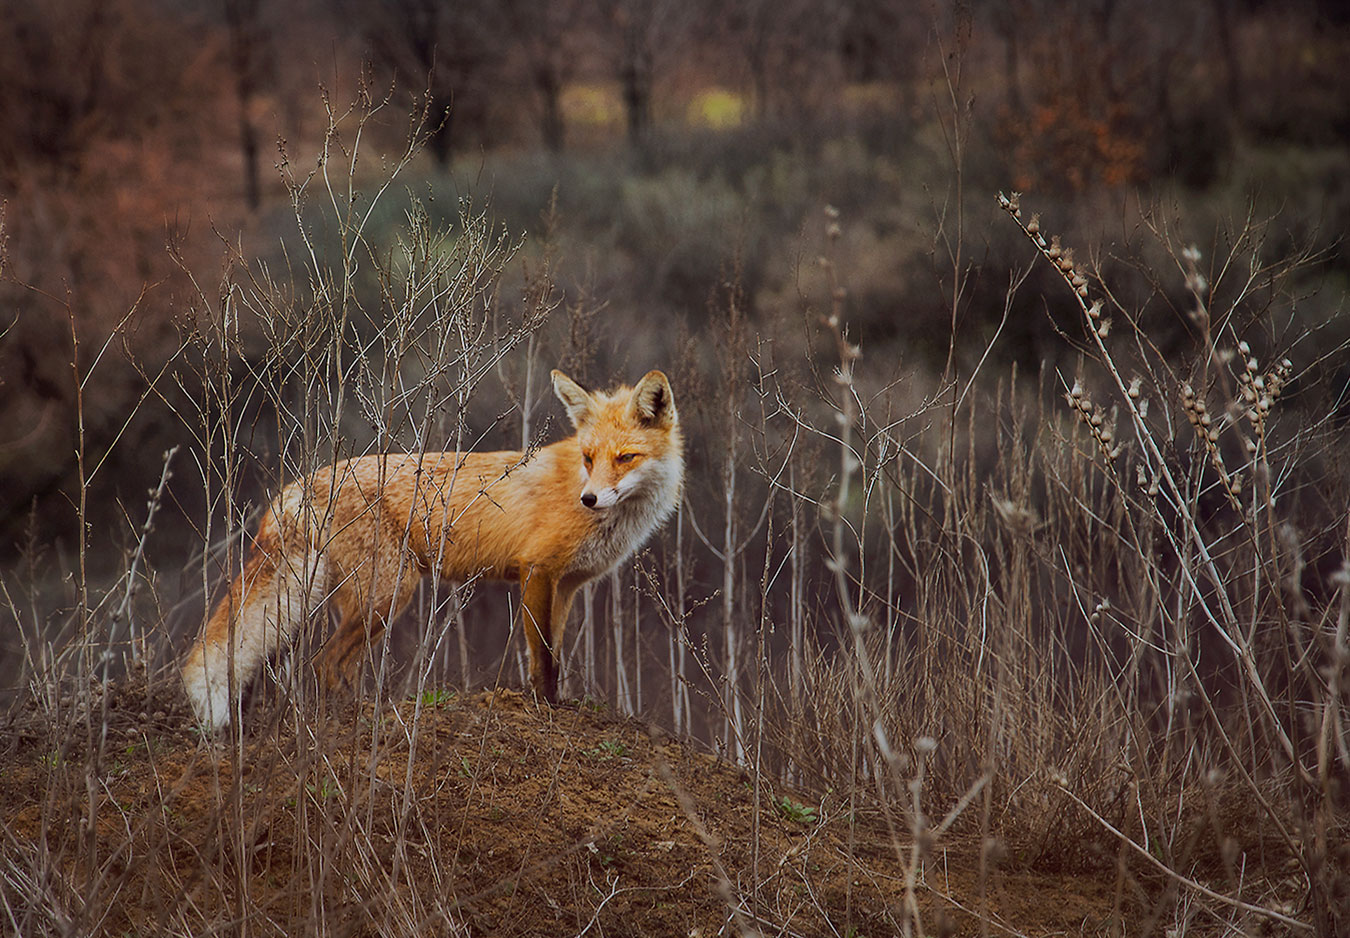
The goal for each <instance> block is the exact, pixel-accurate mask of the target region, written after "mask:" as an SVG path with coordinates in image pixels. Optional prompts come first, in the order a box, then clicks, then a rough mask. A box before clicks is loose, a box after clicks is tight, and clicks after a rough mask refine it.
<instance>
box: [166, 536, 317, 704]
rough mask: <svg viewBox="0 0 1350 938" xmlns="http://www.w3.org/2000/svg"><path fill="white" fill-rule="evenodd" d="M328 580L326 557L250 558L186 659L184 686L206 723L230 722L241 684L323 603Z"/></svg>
mask: <svg viewBox="0 0 1350 938" xmlns="http://www.w3.org/2000/svg"><path fill="white" fill-rule="evenodd" d="M324 579H325V578H324V560H323V557H322V555H311V556H310V557H308V558H306V557H300V558H291V557H288V556H286V555H285V554H284V553H282V552H281V551H279V550H278V551H267V550H259V551H257V552H256V553H254V555H253V556H252V557H251V558H250V559H249V560H248V562H247V563H246V564H245V565H244V570H243V572H242V573H241V574H240V575H239V576H237V577H235V578H234V580H233V582H231V583H230V589H229V592H228V593H226V595H225V596H223V597H221V599H220V601H219V602H218V603H217V604H216V608H215V609H214V610H213V611H212V613H211V618H210V619H209V620H207V623H206V626H205V628H203V629H202V632H201V634H200V635H199V636H197V640H196V641H195V642H193V644H192V649H191V650H190V651H189V652H188V655H187V658H186V659H185V660H184V662H183V687H184V689H185V690H186V691H187V695H188V699H189V700H190V701H191V702H192V709H193V710H194V711H195V712H196V714H197V719H198V721H200V722H201V724H202V726H203V727H205V728H206V729H208V730H215V729H219V728H221V727H224V726H227V725H228V724H229V722H230V718H231V715H232V713H233V711H234V709H235V707H236V706H237V705H238V703H239V692H240V690H241V689H242V688H243V686H244V685H245V684H247V683H248V681H249V679H250V678H252V677H253V674H254V672H255V671H257V669H258V667H259V666H260V665H261V664H262V662H263V661H264V660H265V659H266V658H267V657H268V656H269V655H271V654H273V653H274V652H275V651H276V650H277V649H278V648H280V647H281V646H282V645H283V644H284V643H287V642H289V641H290V640H291V639H292V638H294V637H295V634H296V632H298V631H299V629H300V626H301V624H302V623H303V622H304V620H305V617H306V616H307V615H308V614H309V613H310V612H311V611H312V610H314V609H315V608H317V607H318V605H319V604H320V603H321V602H322V601H323V598H324V596H325V588H324ZM231 637H233V658H234V661H233V664H234V676H235V680H234V696H233V697H231V695H230V664H231V661H230V658H231Z"/></svg>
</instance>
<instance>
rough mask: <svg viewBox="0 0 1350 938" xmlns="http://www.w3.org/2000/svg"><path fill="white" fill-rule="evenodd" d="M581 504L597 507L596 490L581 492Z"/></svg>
mask: <svg viewBox="0 0 1350 938" xmlns="http://www.w3.org/2000/svg"><path fill="white" fill-rule="evenodd" d="M581 504H583V505H585V506H586V507H587V508H594V507H595V493H594V492H583V493H581Z"/></svg>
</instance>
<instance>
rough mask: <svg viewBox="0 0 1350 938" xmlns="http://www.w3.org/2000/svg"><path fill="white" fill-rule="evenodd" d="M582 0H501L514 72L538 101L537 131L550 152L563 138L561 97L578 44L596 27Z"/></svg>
mask: <svg viewBox="0 0 1350 938" xmlns="http://www.w3.org/2000/svg"><path fill="white" fill-rule="evenodd" d="M592 9H593V6H592V5H591V4H588V3H583V2H581V0H505V2H504V3H503V4H502V5H501V13H502V17H503V20H504V22H505V26H506V33H505V36H509V37H510V41H512V42H513V43H514V44H515V46H516V52H517V55H516V56H515V59H516V61H517V62H518V68H519V70H520V71H521V72H522V73H523V75H524V77H525V82H524V83H525V84H526V85H528V87H529V88H530V89H531V90H532V91H533V92H534V94H535V95H536V96H537V97H538V101H539V130H540V134H541V136H542V138H543V141H544V146H546V147H548V149H549V150H550V151H552V152H554V153H557V152H559V151H561V150H562V148H563V144H564V142H565V139H566V133H567V128H566V123H565V120H564V117H563V109H562V93H563V89H564V88H565V87H566V85H567V82H568V81H570V80H571V78H572V75H573V73H574V71H575V68H576V63H577V61H578V59H579V57H580V56H579V49H578V45H579V40H580V38H581V37H582V36H583V35H584V34H585V33H586V32H588V31H589V30H590V29H591V28H592V27H593V26H594V25H595V24H594V23H591V22H587V16H588V14H589V13H590V12H591V11H592Z"/></svg>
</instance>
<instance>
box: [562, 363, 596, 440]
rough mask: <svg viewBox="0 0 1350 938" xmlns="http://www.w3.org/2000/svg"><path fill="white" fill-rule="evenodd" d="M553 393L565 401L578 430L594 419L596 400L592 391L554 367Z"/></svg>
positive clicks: (573, 423)
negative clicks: (592, 395)
mask: <svg viewBox="0 0 1350 938" xmlns="http://www.w3.org/2000/svg"><path fill="white" fill-rule="evenodd" d="M553 393H554V394H556V395H558V400H560V401H562V402H563V406H564V407H566V408H567V417H568V419H569V420H571V421H572V426H574V427H576V428H577V429H578V430H580V429H581V428H582V427H583V426H585V425H586V424H588V423H590V422H591V420H592V419H594V417H595V401H594V400H593V399H592V398H591V395H590V392H589V391H587V390H586V389H585V388H583V387H582V386H581V385H579V384H577V383H576V382H575V381H573V380H572V379H571V378H569V377H567V375H565V374H563V373H562V372H561V371H559V370H558V369H556V368H555V369H553Z"/></svg>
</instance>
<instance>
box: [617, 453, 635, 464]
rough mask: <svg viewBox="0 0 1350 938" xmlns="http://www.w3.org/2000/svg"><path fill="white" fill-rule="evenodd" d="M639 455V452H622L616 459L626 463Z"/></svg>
mask: <svg viewBox="0 0 1350 938" xmlns="http://www.w3.org/2000/svg"><path fill="white" fill-rule="evenodd" d="M637 455H638V454H637V453H620V454H619V455H618V457H617V458H616V459H615V461H616V462H618V463H619V464H620V465H623V464H624V463H630V462H632V461H633V460H634V459H637Z"/></svg>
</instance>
